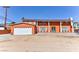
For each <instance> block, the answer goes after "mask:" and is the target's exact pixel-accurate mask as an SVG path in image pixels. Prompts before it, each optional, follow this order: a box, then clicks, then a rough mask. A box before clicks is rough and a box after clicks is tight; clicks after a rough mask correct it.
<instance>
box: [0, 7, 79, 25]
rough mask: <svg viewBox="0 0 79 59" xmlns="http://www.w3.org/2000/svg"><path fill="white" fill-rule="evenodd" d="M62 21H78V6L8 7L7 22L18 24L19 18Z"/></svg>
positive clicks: (0, 18)
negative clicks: (67, 19)
mask: <svg viewBox="0 0 79 59" xmlns="http://www.w3.org/2000/svg"><path fill="white" fill-rule="evenodd" d="M3 16H4V9H3V7H0V23H1V22H3ZM22 17H25V18H32V19H58V18H59V19H63V18H69V17H72V18H73V19H74V20H77V21H79V7H78V6H10V8H9V9H8V20H7V22H11V21H15V22H20V21H21V18H22Z"/></svg>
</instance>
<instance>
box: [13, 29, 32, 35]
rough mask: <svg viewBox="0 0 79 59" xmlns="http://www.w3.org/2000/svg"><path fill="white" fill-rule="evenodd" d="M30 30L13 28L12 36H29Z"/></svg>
mask: <svg viewBox="0 0 79 59" xmlns="http://www.w3.org/2000/svg"><path fill="white" fill-rule="evenodd" d="M30 34H32V28H14V35H30Z"/></svg>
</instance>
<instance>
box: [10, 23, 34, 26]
mask: <svg viewBox="0 0 79 59" xmlns="http://www.w3.org/2000/svg"><path fill="white" fill-rule="evenodd" d="M19 24H28V23H16V24H11V26H14V25H19ZM28 25H32V26H35V25H33V24H28Z"/></svg>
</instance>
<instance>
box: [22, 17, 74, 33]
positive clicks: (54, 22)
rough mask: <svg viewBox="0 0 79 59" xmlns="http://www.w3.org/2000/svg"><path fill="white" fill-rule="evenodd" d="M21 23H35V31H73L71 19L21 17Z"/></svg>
mask: <svg viewBox="0 0 79 59" xmlns="http://www.w3.org/2000/svg"><path fill="white" fill-rule="evenodd" d="M22 22H23V23H31V24H34V25H36V27H37V30H36V31H37V32H73V28H72V27H73V25H72V19H71V18H69V19H47V20H44V19H41V20H39V19H38V20H33V19H22Z"/></svg>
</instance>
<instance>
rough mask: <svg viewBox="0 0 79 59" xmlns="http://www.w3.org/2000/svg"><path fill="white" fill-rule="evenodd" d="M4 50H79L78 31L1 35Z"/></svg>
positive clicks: (1, 44) (0, 40)
mask: <svg viewBox="0 0 79 59" xmlns="http://www.w3.org/2000/svg"><path fill="white" fill-rule="evenodd" d="M0 51H4V52H7V51H9V52H73V51H75V52H76V51H78V52H79V34H78V33H38V34H36V35H30V36H26V35H22V36H21V35H20V36H17V35H10V34H5V35H0Z"/></svg>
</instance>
